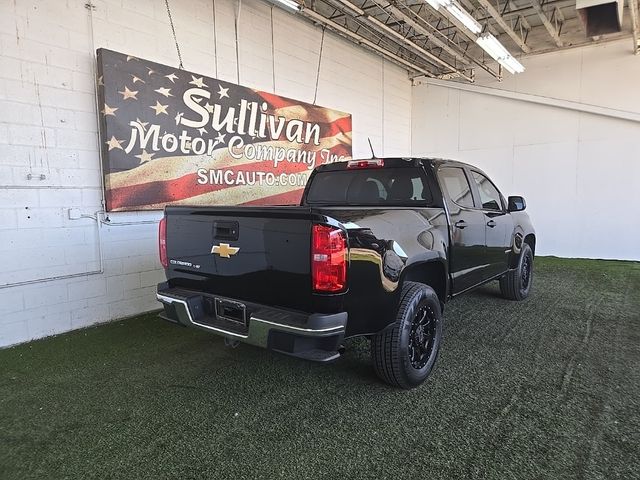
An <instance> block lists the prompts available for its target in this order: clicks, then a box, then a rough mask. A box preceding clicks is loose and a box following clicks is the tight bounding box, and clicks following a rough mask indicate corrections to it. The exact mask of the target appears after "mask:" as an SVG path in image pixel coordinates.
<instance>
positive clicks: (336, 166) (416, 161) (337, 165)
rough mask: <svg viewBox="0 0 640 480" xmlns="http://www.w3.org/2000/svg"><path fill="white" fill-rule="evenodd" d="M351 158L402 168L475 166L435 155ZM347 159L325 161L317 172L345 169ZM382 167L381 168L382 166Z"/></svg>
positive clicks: (317, 168)
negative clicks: (342, 160)
mask: <svg viewBox="0 0 640 480" xmlns="http://www.w3.org/2000/svg"><path fill="white" fill-rule="evenodd" d="M353 160H356V161H357V160H363V161H365V160H383V161H384V167H395V168H398V167H400V168H404V167H416V166H419V165H420V164H423V165H424V164H425V163H427V164H431V165H433V166H440V165H444V164H446V165H457V166H467V167H473V168H477V167H475V166H473V165H470V164H468V163H464V162H460V161H458V160H450V159H446V158H435V157H374V158H362V159H360V158H358V159H355V158H354V159H353ZM353 160H349V161H353ZM349 161H344V162H333V163H327V164H324V165H320V166H318V167H316V170H317V171H318V172H331V171H338V170H346V169H347V165H348V163H349ZM384 167H382V168H384Z"/></svg>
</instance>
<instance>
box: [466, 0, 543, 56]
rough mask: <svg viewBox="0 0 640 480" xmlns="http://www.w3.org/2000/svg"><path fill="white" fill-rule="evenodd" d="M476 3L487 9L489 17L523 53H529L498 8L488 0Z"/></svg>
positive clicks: (479, 0)
mask: <svg viewBox="0 0 640 480" xmlns="http://www.w3.org/2000/svg"><path fill="white" fill-rule="evenodd" d="M478 3H479V4H480V5H482V6H483V7H484V8H485V9H486V10H487V12H489V15H491V17H492V18H493V19H494V20H495V21H496V23H497V24H498V25H500V27H501V28H502V29H503V30H504V31H505V33H506V34H507V35H509V36H510V37H511V40H513V41H514V42H515V43H516V45H518V47H520V50H522V51H523V52H524V53H529V52H530V51H531V49H530V48H529V47H528V46H527V44H526V43H525V41H524V40H523V39H522V38H520V35H518V34H517V33H516V32H515V31H514V30H513V28H511V26H510V25H509V24H508V23H507V22H506V21H505V20H504V18H502V16H501V15H500V12H498V10H496V9H495V7H494V6H493V5H491V3H490V2H489V0H478Z"/></svg>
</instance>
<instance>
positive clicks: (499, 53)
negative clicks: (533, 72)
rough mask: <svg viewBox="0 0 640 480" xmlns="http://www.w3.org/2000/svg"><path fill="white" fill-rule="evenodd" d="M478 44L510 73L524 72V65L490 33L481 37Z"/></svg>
mask: <svg viewBox="0 0 640 480" xmlns="http://www.w3.org/2000/svg"><path fill="white" fill-rule="evenodd" d="M476 43H477V44H478V45H479V46H480V47H481V48H482V49H483V50H484V51H485V52H487V53H488V54H489V55H490V56H491V57H492V58H493V59H494V60H495V61H496V62H498V63H499V64H500V65H502V66H503V67H504V68H506V69H507V71H509V72H510V73H512V74H515V73H522V72H524V67H523V66H522V64H521V63H520V62H519V61H518V60H516V58H515V57H514V56H513V55H511V54H510V53H509V50H507V49H506V48H504V45H502V43H500V41H499V40H498V39H497V38H496V37H494V36H493V35H491V34H490V33H485V34H484V35H480V36H479V37H478V39H477V40H476Z"/></svg>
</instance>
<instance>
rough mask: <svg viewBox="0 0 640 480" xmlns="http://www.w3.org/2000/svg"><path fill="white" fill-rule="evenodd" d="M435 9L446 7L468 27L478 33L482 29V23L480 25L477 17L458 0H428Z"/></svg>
mask: <svg viewBox="0 0 640 480" xmlns="http://www.w3.org/2000/svg"><path fill="white" fill-rule="evenodd" d="M426 1H427V3H428V4H429V5H431V6H432V7H433V9H434V10H440V7H444V8H445V9H446V10H447V12H449V13H450V14H451V15H452V16H454V17H455V18H456V19H457V20H458V21H459V22H460V23H462V24H463V25H464V26H465V27H466V28H468V29H469V30H471V32H472V33H475V34H476V35H477V34H478V33H480V32H481V31H482V25H480V24H479V23H478V22H477V21H476V19H475V18H473V17H472V16H471V14H470V13H469V12H467V11H466V10H465V9H464V8H463V7H462V5H460V4H459V3H458V2H457V1H456V0H426Z"/></svg>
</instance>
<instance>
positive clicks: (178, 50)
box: [164, 0, 184, 70]
mask: <svg viewBox="0 0 640 480" xmlns="http://www.w3.org/2000/svg"><path fill="white" fill-rule="evenodd" d="M164 4H165V5H166V6H167V15H168V16H169V23H170V24H171V32H172V33H173V41H174V42H176V52H178V61H179V62H180V66H179V68H180V70H182V69H183V68H184V67H183V66H182V55H181V54H180V45H178V37H176V29H175V27H174V26H173V18H172V17H171V8H169V0H164Z"/></svg>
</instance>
